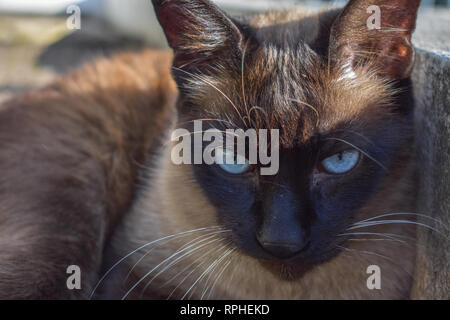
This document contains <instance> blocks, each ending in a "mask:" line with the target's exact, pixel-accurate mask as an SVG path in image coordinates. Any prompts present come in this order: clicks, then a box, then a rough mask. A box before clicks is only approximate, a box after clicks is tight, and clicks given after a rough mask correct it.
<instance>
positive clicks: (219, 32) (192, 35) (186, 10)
mask: <svg viewBox="0 0 450 320" xmlns="http://www.w3.org/2000/svg"><path fill="white" fill-rule="evenodd" d="M152 2H153V6H154V8H155V12H156V16H157V17H158V20H159V23H160V24H161V26H162V28H163V30H164V33H165V35H166V38H167V41H168V42H169V45H170V47H171V48H172V49H173V50H174V53H175V58H174V65H175V66H177V67H183V66H185V65H193V66H194V67H199V66H201V65H208V64H209V62H210V61H211V60H213V59H217V58H220V55H224V57H227V58H229V57H230V50H231V51H232V52H233V51H236V50H238V49H239V48H240V44H241V37H242V36H241V32H240V31H239V29H238V27H237V26H236V25H235V24H234V23H233V22H232V21H231V19H230V18H229V17H228V16H227V15H226V14H225V13H224V12H222V11H221V10H220V9H219V8H218V7H217V6H215V5H214V4H212V3H211V2H210V1H208V0H152Z"/></svg>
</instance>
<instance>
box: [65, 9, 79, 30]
mask: <svg viewBox="0 0 450 320" xmlns="http://www.w3.org/2000/svg"><path fill="white" fill-rule="evenodd" d="M66 13H67V14H70V16H69V17H68V18H67V20H66V26H67V29H69V30H80V29H81V9H80V7H79V6H77V5H75V4H72V5H70V6H68V7H67V10H66Z"/></svg>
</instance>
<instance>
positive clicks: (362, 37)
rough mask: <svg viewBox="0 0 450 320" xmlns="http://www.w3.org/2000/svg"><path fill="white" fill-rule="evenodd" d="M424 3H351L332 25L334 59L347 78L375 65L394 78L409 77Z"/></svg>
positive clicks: (416, 0)
mask: <svg viewBox="0 0 450 320" xmlns="http://www.w3.org/2000/svg"><path fill="white" fill-rule="evenodd" d="M419 5H420V0H350V2H349V3H348V4H347V6H346V7H345V8H344V9H343V11H342V13H341V14H340V16H339V17H338V18H337V19H336V21H335V22H334V24H333V26H332V30H331V38H330V58H331V60H332V61H333V62H334V63H335V65H337V66H339V67H340V68H341V69H342V70H343V72H344V73H345V75H346V76H350V77H354V76H355V72H354V71H355V70H356V69H357V68H358V67H359V66H363V65H366V64H368V63H371V64H372V65H373V66H374V67H375V68H376V69H377V71H378V73H379V74H381V75H383V76H386V77H388V78H391V79H398V80H400V79H404V78H407V77H409V75H410V73H411V70H412V67H413V63H414V48H413V47H412V44H411V35H412V33H413V31H414V29H415V25H416V17H417V10H418V8H419Z"/></svg>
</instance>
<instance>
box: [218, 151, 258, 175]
mask: <svg viewBox="0 0 450 320" xmlns="http://www.w3.org/2000/svg"><path fill="white" fill-rule="evenodd" d="M215 162H216V163H217V165H218V166H219V167H220V168H221V169H222V170H223V171H225V172H228V173H231V174H242V173H244V172H246V171H248V169H249V168H250V164H249V162H248V160H247V159H246V158H245V157H244V156H242V155H239V154H238V155H236V154H235V153H234V152H233V151H231V150H227V149H224V148H221V147H219V148H216V149H215Z"/></svg>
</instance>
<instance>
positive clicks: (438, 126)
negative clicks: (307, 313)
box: [413, 10, 450, 299]
mask: <svg viewBox="0 0 450 320" xmlns="http://www.w3.org/2000/svg"><path fill="white" fill-rule="evenodd" d="M449 27H450V11H449V10H445V11H437V12H436V11H427V12H423V14H422V16H421V17H420V20H419V25H418V30H417V34H416V36H415V38H414V44H415V45H416V46H417V47H418V49H417V56H416V65H415V69H414V72H413V81H414V89H415V94H416V100H417V109H416V117H415V119H416V128H417V142H418V150H417V153H418V154H417V160H418V161H417V165H418V170H417V173H418V191H419V192H418V198H417V210H416V212H418V213H422V214H425V215H428V216H431V217H433V218H435V219H439V220H441V221H442V223H443V224H440V223H438V222H435V221H433V220H431V219H429V218H425V219H420V220H419V222H420V223H423V224H428V225H430V226H432V227H433V228H435V229H436V230H437V231H439V232H436V231H432V230H429V229H427V228H424V227H420V228H419V239H420V240H419V247H418V256H417V267H418V269H417V272H416V279H415V280H416V281H415V286H414V289H413V298H418V299H449V298H450V295H449V291H450V241H449V240H448V239H449V236H450V231H449V229H448V226H450V215H449V212H450V187H449V182H450V81H449V80H450V41H449V34H448V33H449V31H450V28H449ZM444 225H445V226H447V227H445V226H444Z"/></svg>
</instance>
